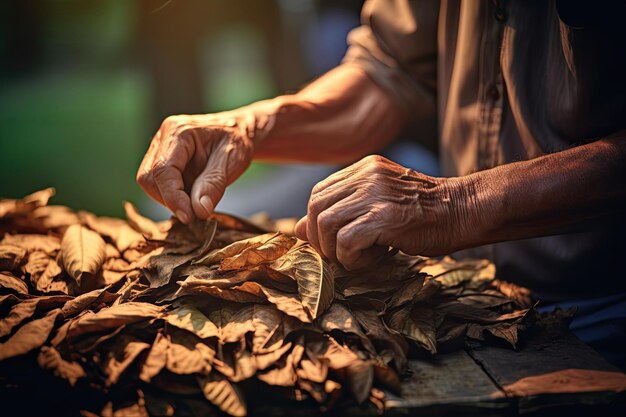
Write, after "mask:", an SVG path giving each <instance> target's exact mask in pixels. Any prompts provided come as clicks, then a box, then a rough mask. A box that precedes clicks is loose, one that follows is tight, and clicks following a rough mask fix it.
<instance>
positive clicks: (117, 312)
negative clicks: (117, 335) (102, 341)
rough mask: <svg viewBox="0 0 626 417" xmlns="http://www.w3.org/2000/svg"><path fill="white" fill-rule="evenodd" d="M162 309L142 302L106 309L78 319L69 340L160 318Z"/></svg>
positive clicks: (72, 327) (74, 323)
mask: <svg viewBox="0 0 626 417" xmlns="http://www.w3.org/2000/svg"><path fill="white" fill-rule="evenodd" d="M162 310H163V308H162V307H159V306H156V305H153V304H149V303H141V302H136V301H132V302H128V303H123V304H117V305H114V306H112V307H109V308H104V309H102V310H100V311H98V312H97V313H91V312H89V313H88V314H85V315H82V316H79V317H77V318H76V319H75V320H74V322H73V323H72V326H71V328H70V329H69V331H68V334H67V338H68V339H74V338H77V337H79V336H81V335H83V334H87V333H95V332H103V331H106V330H110V329H116V328H118V327H120V326H122V325H125V324H131V323H137V322H140V321H143V320H148V319H151V318H156V317H158V316H160V314H161V311H162Z"/></svg>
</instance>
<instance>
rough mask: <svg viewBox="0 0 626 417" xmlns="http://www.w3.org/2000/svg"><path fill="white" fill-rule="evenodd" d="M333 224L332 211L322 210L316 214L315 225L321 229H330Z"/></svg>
mask: <svg viewBox="0 0 626 417" xmlns="http://www.w3.org/2000/svg"><path fill="white" fill-rule="evenodd" d="M334 226H335V219H334V216H333V213H329V212H328V211H325V212H322V213H320V214H319V215H318V216H317V227H318V229H321V230H331V229H333V227H334Z"/></svg>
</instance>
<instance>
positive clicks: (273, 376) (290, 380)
mask: <svg viewBox="0 0 626 417" xmlns="http://www.w3.org/2000/svg"><path fill="white" fill-rule="evenodd" d="M302 355H304V346H302V345H301V344H297V345H295V346H294V347H293V349H292V350H291V352H290V353H289V354H288V355H287V356H286V357H285V360H284V363H278V364H277V365H276V367H274V368H271V369H268V370H266V371H264V372H262V373H259V374H257V378H259V379H260V380H261V381H263V382H265V383H267V384H269V385H278V386H282V387H289V386H293V385H295V383H296V381H297V380H298V375H297V374H296V368H297V367H298V364H299V363H300V360H301V359H302Z"/></svg>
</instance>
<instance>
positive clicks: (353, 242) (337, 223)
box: [296, 156, 458, 269]
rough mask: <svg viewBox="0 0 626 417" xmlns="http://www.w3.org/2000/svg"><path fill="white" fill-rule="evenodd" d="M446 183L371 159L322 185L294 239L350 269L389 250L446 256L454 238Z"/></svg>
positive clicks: (368, 158)
mask: <svg viewBox="0 0 626 417" xmlns="http://www.w3.org/2000/svg"><path fill="white" fill-rule="evenodd" d="M445 188H446V180H445V179H441V178H432V177H428V176H426V175H423V174H420V173H417V172H415V171H413V170H410V169H408V168H405V167H403V166H400V165H398V164H396V163H394V162H392V161H390V160H388V159H386V158H383V157H381V156H368V157H366V158H364V159H362V160H361V161H359V162H357V163H355V164H353V165H351V166H349V167H347V168H345V169H343V170H341V171H339V172H337V173H335V174H333V175H331V176H330V177H328V178H327V179H325V180H324V181H321V182H320V183H318V184H317V185H316V186H315V187H314V188H313V191H312V193H311V198H310V200H309V204H308V212H307V215H306V216H305V217H304V218H302V219H301V220H300V221H299V222H298V224H297V225H296V235H297V236H298V237H299V238H300V239H305V240H308V241H309V242H310V243H311V244H312V245H313V246H314V247H315V248H316V249H317V250H318V251H319V252H320V253H323V254H324V255H325V256H326V257H327V258H328V259H331V260H333V261H338V262H340V263H341V264H343V265H344V266H345V267H346V268H348V269H357V268H362V267H365V266H367V265H369V264H371V263H372V262H375V261H376V260H377V259H379V258H380V257H381V256H383V255H384V254H385V253H386V252H387V251H388V248H389V247H391V248H396V249H401V250H402V251H404V252H406V253H409V254H422V255H427V254H442V253H447V252H448V251H449V250H450V249H451V246H450V245H451V242H454V239H455V230H458V227H454V226H453V225H452V223H453V216H452V215H451V213H449V209H448V208H447V205H446V204H445V201H446V200H445V198H442V196H445V195H446V192H445Z"/></svg>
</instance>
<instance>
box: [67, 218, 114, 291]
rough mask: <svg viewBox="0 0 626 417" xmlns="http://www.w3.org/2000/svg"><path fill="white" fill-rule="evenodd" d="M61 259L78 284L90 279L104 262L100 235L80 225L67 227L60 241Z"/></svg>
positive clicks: (104, 246) (102, 242)
mask: <svg viewBox="0 0 626 417" xmlns="http://www.w3.org/2000/svg"><path fill="white" fill-rule="evenodd" d="M60 256H61V260H62V263H63V267H64V268H65V270H66V271H67V273H68V274H69V275H70V276H71V277H72V278H74V280H75V281H76V283H77V284H78V285H81V284H82V282H83V280H85V279H92V278H93V277H94V276H95V275H96V274H97V273H98V271H100V267H101V266H102V264H103V263H104V259H105V257H106V244H105V242H104V240H102V238H101V237H100V235H99V234H98V233H96V232H94V231H92V230H89V229H87V228H85V227H83V226H81V225H78V224H76V225H72V226H70V227H68V228H67V230H66V232H65V234H64V235H63V240H62V241H61V255H60Z"/></svg>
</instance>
